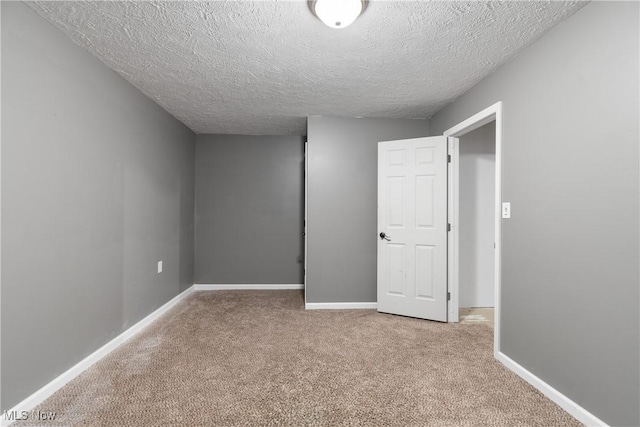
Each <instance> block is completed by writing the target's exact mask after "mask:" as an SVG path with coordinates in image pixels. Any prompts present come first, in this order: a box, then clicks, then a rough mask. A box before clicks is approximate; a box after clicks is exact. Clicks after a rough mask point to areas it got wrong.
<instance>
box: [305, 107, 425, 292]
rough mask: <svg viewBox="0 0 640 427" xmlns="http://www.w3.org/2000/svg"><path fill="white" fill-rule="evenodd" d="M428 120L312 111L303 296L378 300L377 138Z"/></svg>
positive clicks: (415, 128)
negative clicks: (328, 113)
mask: <svg viewBox="0 0 640 427" xmlns="http://www.w3.org/2000/svg"><path fill="white" fill-rule="evenodd" d="M427 135H428V124H427V121H426V120H398V119H374V118H338V117H322V116H312V117H309V119H308V123H307V140H308V141H309V146H308V153H307V155H308V156H309V159H308V160H309V165H308V171H307V173H308V193H309V194H308V206H307V220H308V224H307V231H308V242H307V250H308V258H307V263H308V264H307V287H306V290H307V295H306V297H307V302H312V303H313V302H375V301H376V300H377V292H376V274H377V273H376V271H377V270H376V262H377V259H376V249H377V241H376V239H377V231H376V230H377V227H378V225H377V199H378V181H377V179H378V178H377V177H378V160H377V159H378V142H379V141H389V140H395V139H406V138H417V137H421V136H427Z"/></svg>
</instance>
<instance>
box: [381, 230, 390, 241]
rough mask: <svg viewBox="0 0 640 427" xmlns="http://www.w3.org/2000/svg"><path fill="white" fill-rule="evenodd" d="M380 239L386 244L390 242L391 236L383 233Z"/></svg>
mask: <svg viewBox="0 0 640 427" xmlns="http://www.w3.org/2000/svg"><path fill="white" fill-rule="evenodd" d="M380 238H381V239H384V240H386V241H387V242H390V241H391V236H387V235H386V234H385V233H384V231H383V232H382V233H380Z"/></svg>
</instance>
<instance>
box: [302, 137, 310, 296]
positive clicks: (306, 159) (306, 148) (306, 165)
mask: <svg viewBox="0 0 640 427" xmlns="http://www.w3.org/2000/svg"><path fill="white" fill-rule="evenodd" d="M303 167H304V219H303V220H304V227H303V233H304V273H303V274H304V276H303V280H304V306H305V308H306V307H307V246H308V245H307V219H308V218H307V211H308V207H309V177H308V174H309V141H305V142H304V166H303Z"/></svg>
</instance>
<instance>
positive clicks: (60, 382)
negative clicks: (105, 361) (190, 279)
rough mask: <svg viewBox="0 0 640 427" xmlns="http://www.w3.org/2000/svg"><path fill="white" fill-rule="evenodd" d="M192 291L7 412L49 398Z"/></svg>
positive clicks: (28, 407) (2, 422)
mask: <svg viewBox="0 0 640 427" xmlns="http://www.w3.org/2000/svg"><path fill="white" fill-rule="evenodd" d="M192 291H193V286H192V287H190V288H189V289H186V290H185V291H183V292H181V293H180V294H178V295H177V296H175V297H174V298H172V299H171V300H169V301H168V302H166V303H165V304H164V305H163V306H161V307H159V308H158V309H156V310H155V311H153V312H152V313H151V314H149V315H148V316H147V317H145V318H144V319H142V320H140V321H139V322H138V323H136V324H134V325H132V326H131V327H130V328H129V329H127V330H126V331H124V332H122V333H121V334H120V335H118V336H117V337H115V338H114V339H112V340H111V341H109V342H108V343H106V344H105V345H103V346H102V347H100V348H99V349H98V350H96V351H94V352H93V353H91V354H90V355H89V356H87V357H85V358H84V359H82V360H81V361H80V362H78V363H77V364H76V365H75V366H72V367H71V368H69V369H68V370H67V371H65V372H64V373H63V374H61V375H60V376H58V377H57V378H55V379H54V380H53V381H51V382H50V383H48V384H47V385H45V386H44V387H42V388H41V389H40V390H38V391H36V392H35V393H33V394H32V395H31V396H29V397H27V398H26V399H24V400H23V401H22V402H20V403H18V404H17V405H16V406H14V407H13V408H11V409H9V410H8V411H6V412H8V413H10V412H11V411H17V413H18V414H20V413H21V412H22V411H31V410H32V409H33V408H35V407H36V406H38V405H39V404H40V403H42V402H43V401H45V400H46V399H47V398H49V397H50V396H51V395H52V394H53V393H55V392H56V391H58V390H60V389H61V388H62V387H64V386H65V385H66V384H67V383H68V382H69V381H71V380H73V379H74V378H76V377H77V376H78V375H80V374H81V373H83V372H84V371H85V370H87V369H88V368H90V367H91V365H93V364H94V363H96V362H98V361H100V360H101V359H102V358H104V357H105V356H107V355H108V354H109V353H111V352H112V351H113V350H115V349H116V348H118V347H119V346H120V345H122V344H124V343H125V342H126V341H127V340H129V339H130V338H131V337H133V336H134V335H136V334H137V333H138V332H140V331H142V330H143V329H144V328H146V327H147V326H149V325H150V324H151V323H152V322H154V321H155V320H156V319H158V318H159V317H160V316H162V315H163V314H164V313H166V312H167V311H168V310H170V309H171V308H173V307H174V306H175V305H176V304H177V303H179V302H180V301H181V300H183V299H184V298H185V297H187V296H188V295H189V294H190V293H191V292H192ZM0 416H1V417H2V418H1V419H0V425H2V426H8V425H10V424H12V423H13V422H14V421H13V420H12V421H8V420H5V419H4V413H2V414H1V415H0Z"/></svg>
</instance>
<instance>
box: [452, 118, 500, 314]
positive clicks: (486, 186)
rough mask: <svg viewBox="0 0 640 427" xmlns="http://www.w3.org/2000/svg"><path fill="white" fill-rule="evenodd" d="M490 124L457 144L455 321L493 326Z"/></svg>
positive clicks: (493, 146)
mask: <svg viewBox="0 0 640 427" xmlns="http://www.w3.org/2000/svg"><path fill="white" fill-rule="evenodd" d="M495 165H496V137H495V121H493V122H490V123H487V124H486V125H484V126H481V127H479V128H478V129H476V130H473V131H471V132H469V133H467V134H466V135H464V136H462V137H460V138H459V139H458V166H459V167H458V170H459V174H458V178H459V179H458V183H459V185H458V190H459V203H458V207H459V213H458V219H459V224H458V227H459V231H458V238H459V245H460V250H459V260H458V261H459V267H458V285H459V289H460V292H459V306H460V307H459V317H460V322H463V323H484V324H488V325H493V312H494V307H495V293H494V289H493V287H494V282H495V278H494V275H495V274H494V273H495V272H494V265H495V259H494V255H495V254H494V250H495V248H494V235H495V232H494V221H493V219H494V218H493V216H494V206H495V194H494V189H495Z"/></svg>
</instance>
